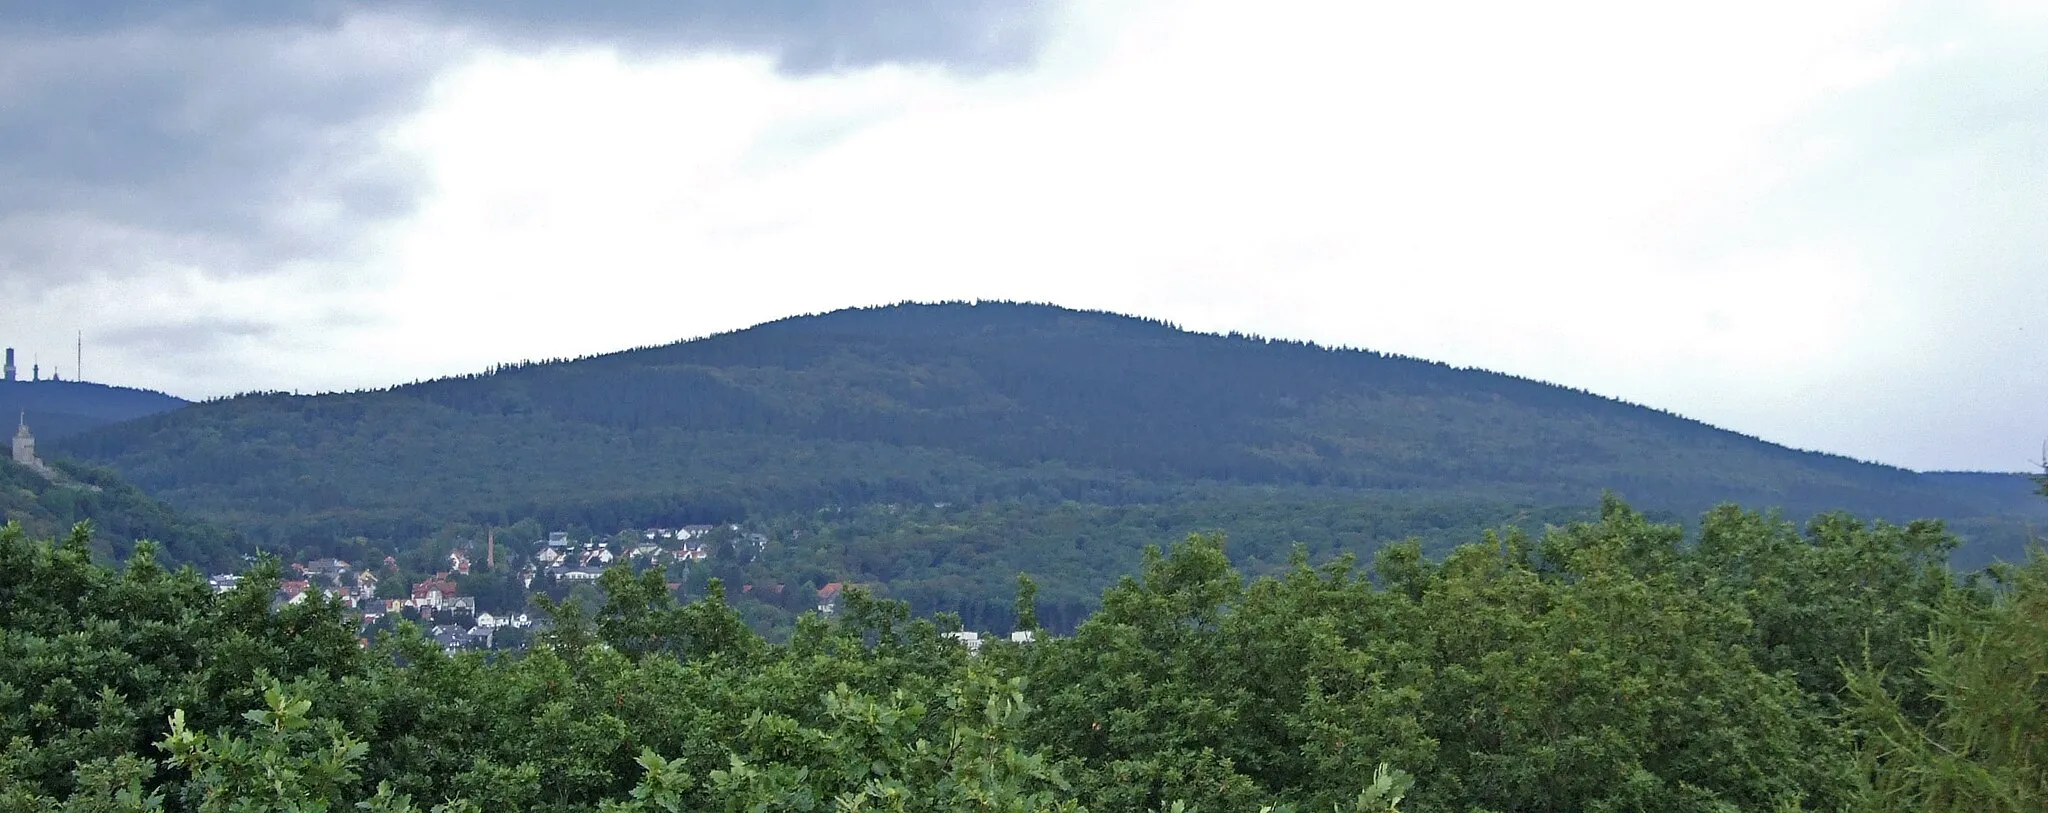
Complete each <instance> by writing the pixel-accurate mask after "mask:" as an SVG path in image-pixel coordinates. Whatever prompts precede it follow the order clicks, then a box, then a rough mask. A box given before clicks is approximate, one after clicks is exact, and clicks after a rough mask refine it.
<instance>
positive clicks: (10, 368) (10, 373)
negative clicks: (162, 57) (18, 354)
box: [0, 347, 14, 381]
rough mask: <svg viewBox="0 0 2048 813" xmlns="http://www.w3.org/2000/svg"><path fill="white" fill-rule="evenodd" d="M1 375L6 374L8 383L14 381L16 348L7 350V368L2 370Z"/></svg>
mask: <svg viewBox="0 0 2048 813" xmlns="http://www.w3.org/2000/svg"><path fill="white" fill-rule="evenodd" d="M0 374H4V375H5V376H6V379H7V380H8V381H13V380H14V348H12V347H9V348H7V367H6V369H4V370H0Z"/></svg>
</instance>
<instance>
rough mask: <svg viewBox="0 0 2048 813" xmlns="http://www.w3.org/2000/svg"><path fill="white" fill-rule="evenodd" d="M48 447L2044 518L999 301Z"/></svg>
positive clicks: (638, 495) (244, 471)
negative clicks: (1611, 497) (1605, 494)
mask: <svg viewBox="0 0 2048 813" xmlns="http://www.w3.org/2000/svg"><path fill="white" fill-rule="evenodd" d="M52 446H53V447H54V450H55V453H56V454H58V455H60V456H61V455H71V456H76V457H80V458H84V459H88V460H92V461H95V462H99V463H103V464H107V465H111V466H113V467H115V468H117V469H119V470H120V471H121V472H122V473H123V474H124V475H125V476H127V477H129V478H131V479H132V480H133V481H134V482H136V483H137V484H138V485H140V486H142V487H144V488H146V489H148V490H150V491H151V492H153V493H156V494H158V495H159V496H162V497H163V498H165V499H167V500H168V501H170V502H171V503H172V504H175V505H179V506H181V507H186V508H189V509H191V510H194V511H197V512H199V513H201V514H202V515H204V516H208V517H215V518H221V519H225V520H229V521H232V522H235V523H238V524H240V525H242V526H243V527H247V528H251V529H254V530H255V531H256V532H257V533H259V534H260V535H262V536H264V537H265V538H271V539H281V538H293V537H300V538H303V537H309V536H310V537H331V536H346V535H353V534H364V535H368V536H372V537H378V538H402V537H406V536H413V535H420V534H425V533H428V532H430V531H431V530H432V529H434V528H437V527H441V526H442V525H444V524H445V523H447V522H450V521H474V522H506V521H513V520H517V519H519V518H523V517H537V518H540V519H541V520H542V521H543V522H548V523H580V524H585V525H588V526H590V527H592V528H598V529H606V530H609V529H615V528H619V527H639V526H640V525H641V524H654V523H661V522H676V523H681V522H693V521H716V520H724V519H728V518H733V517H738V516H758V515H764V514H772V513H777V512H791V511H808V510H813V509H817V508H820V507H826V506H855V505H867V504H887V503H965V504H980V503H987V502H990V501H995V500H1029V501H1037V502H1045V503H1057V502H1059V501H1078V502H1081V503H1087V504H1098V505H1117V504H1134V503H1157V502H1162V501H1168V500H1177V499H1185V498H1187V497H1189V495H1191V494H1199V495H1203V496H1214V495H1218V494H1224V495H1245V494H1268V495H1269V494H1275V493H1286V494H1311V493H1312V494H1315V495H1317V497H1318V499H1324V498H1342V497H1343V496H1344V495H1358V494H1373V495H1380V496H1382V497H1385V496H1388V495H1395V496H1401V497H1412V498H1418V499H1430V500H1436V501H1459V500H1468V501H1485V502H1491V503H1514V504H1527V505H1560V504H1563V505H1576V506H1587V505H1590V504H1592V503H1594V502H1596V501H1597V500H1598V499H1599V495H1600V494H1601V492H1602V490H1604V489H1613V490H1615V491H1617V492H1619V493H1620V494H1622V495H1623V496H1625V497H1627V498H1628V499H1630V500H1631V501H1633V502H1634V503H1635V504H1637V505H1640V506H1643V507H1645V508H1648V509H1653V510H1664V511H1672V512H1677V513H1678V514H1680V515H1688V516H1689V515H1696V514H1697V513H1698V512H1699V511H1701V510H1704V509H1706V508H1708V507H1710V506H1711V505H1713V504H1715V503H1719V502H1723V501H1737V502H1743V503H1746V504H1754V505H1767V506H1776V507H1780V508H1783V509H1784V510H1786V511H1787V512H1788V513H1789V514H1791V515H1794V516H1805V515H1810V514H1813V513H1816V512H1821V511H1827V510H1834V509H1847V510H1851V511H1855V512H1858V513H1861V514H1865V515H1870V516H1877V517H1886V518H1892V519H1901V520H1903V519H1910V518H1917V517H1941V518H1947V519H1951V520H1957V521H1959V522H1961V523H1962V525H1961V527H1963V528H1964V530H1965V532H1966V534H1972V535H1982V536H1984V537H1986V538H1987V539H1993V540H1996V541H1998V542H2000V543H2001V544H2000V549H2001V551H2003V552H2006V553H2007V555H2012V554H2016V552H2017V545H2016V544H2014V543H2015V542H2016V540H2018V539H2019V538H2021V537H2022V536H2023V533H2022V532H2020V531H2019V530H2017V529H2019V528H2021V527H2022V523H2023V521H2024V520H2025V519H2026V518H2027V517H2029V516H2038V515H2039V513H2038V512H2040V511H2041V510H2042V509H2041V507H2040V506H2038V505H2034V504H2033V502H2032V501H2029V500H2027V499H2026V491H2027V487H2026V480H2025V479H2024V478H2022V477H2020V476H2018V475H2009V476H2008V475H1989V476H1977V477H1974V478H1971V477H1961V476H1953V475H1948V476H1940V477H1931V476H1928V475H1923V474H1919V473H1916V472H1912V471H1908V470H1904V469H1899V468H1893V467H1889V466H1882V465H1875V464H1870V463H1863V462H1858V461H1855V460H1851V459H1847V458H1843V457H1838V456H1832V455H1824V454H1817V453H1811V452H1802V451H1797V450H1793V449H1788V448H1785V447H1782V446H1778V445H1774V444H1771V443H1767V442H1764V441H1762V440H1759V439H1756V438H1753V437H1748V436H1745V435H1741V434H1737V433H1735V432H1730V431H1726V430H1722V429H1717V428H1715V427H1712V426H1708V425H1706V424H1703V423H1700V422H1697V421H1692V420H1688V419H1685V418H1682V417H1679V416H1676V415H1672V414H1669V413H1665V412H1660V411H1657V410H1653V409H1647V408H1644V407H1640V406H1636V405H1632V404H1627V403H1623V402H1620V401H1616V400H1613V399H1608V398H1603V397H1600V396H1597V395H1593V394H1590V393H1586V392H1581V391H1577V390H1572V389H1568V388H1564V387H1558V386H1553V385H1550V384H1544V383H1541V382H1536V381H1531V380H1527V379H1522V378H1517V377H1514V376H1509V375H1503V374H1499V373H1493V372H1487V371H1481V370H1470V369H1458V368H1453V367H1449V366H1446V365H1443V364H1438V363H1433V362H1428V361H1423V360H1418V359H1412V358H1404V357H1399V356H1391V355H1385V354H1380V353H1374V352H1370V351H1363V350H1344V349H1332V348H1326V347H1320V346H1315V345H1311V344H1305V343H1299V342H1286V341H1274V340H1269V339H1264V338H1258V337H1250V336H1239V335H1231V336H1220V335H1206V334H1196V333H1189V332H1185V331H1182V330H1179V329H1177V328H1175V327H1173V326H1171V325H1168V324H1165V323H1162V322H1158V321H1151V320H1145V319H1138V318H1131V317H1125V316H1117V315H1113V314H1106V313H1097V312H1081V311H1074V310H1067V309H1062V308H1057V307H1051V306H1043V305H1027V304H1007V303H1003V304H986V303H984V304H942V305H899V306H890V307H882V308H867V309H852V310H844V311H838V312H834V313H829V314H824V315H816V316H804V317H794V318H790V319H784V320H781V321H777V322H771V323H768V324H764V325H760V326H757V327H754V328H751V329H747V330H742V331H737V332H733V333H727V334H722V335H717V336H712V337H709V338H705V339H699V340H695V341H686V342H680V343H676V344H671V345H665V346H659V347H648V348H641V349H636V350H630V351H625V352H620V353H614V354H609V355H604V356H598V357H592V358H585V359H578V360H573V361H553V362H541V363H522V364H516V365H508V366H504V367H501V368H498V369H495V370H493V371H490V372H488V373H484V374H478V375H473V376H467V377H460V378H451V379H444V380H437V381H430V382H424V383H418V384H412V385H407V386H401V387H395V388H391V389H388V390H382V391H374V392H358V393H347V394H333V395H318V396H300V395H287V394H277V393H270V394H253V395H247V396H241V397H237V398H231V399H225V400H221V401H216V402H209V403H205V404H200V405H195V406H192V407H189V408H186V409H182V410H178V411H176V412H171V413H167V414H162V415H156V416H152V417H148V418H144V419H142V420H137V421H132V422H128V423H124V424H119V425H115V426H110V427H106V428H103V429H101V430H98V431H94V432H90V433H87V434H84V435H80V436H77V437H73V438H67V439H64V440H62V441H60V442H59V443H56V444H52ZM2008 484H2009V485H2010V486H2011V488H2007V487H2006V486H2007V485H2008ZM2029 512H2033V513H2031V514H2030V513H2029ZM1965 558H1969V557H1968V556H1967V554H1966V556H1965Z"/></svg>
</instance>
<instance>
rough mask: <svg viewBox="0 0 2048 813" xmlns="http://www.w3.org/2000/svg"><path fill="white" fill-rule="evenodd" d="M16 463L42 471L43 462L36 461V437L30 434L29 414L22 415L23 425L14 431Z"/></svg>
mask: <svg viewBox="0 0 2048 813" xmlns="http://www.w3.org/2000/svg"><path fill="white" fill-rule="evenodd" d="M14 462H16V463H20V464H22V465H24V466H27V467H29V468H32V469H35V470H37V471H41V470H42V468H43V461H41V460H37V459H36V436H35V435H31V434H29V432H28V413H27V412H23V413H21V423H20V424H19V425H18V426H17V428H16V429H15V430H14Z"/></svg>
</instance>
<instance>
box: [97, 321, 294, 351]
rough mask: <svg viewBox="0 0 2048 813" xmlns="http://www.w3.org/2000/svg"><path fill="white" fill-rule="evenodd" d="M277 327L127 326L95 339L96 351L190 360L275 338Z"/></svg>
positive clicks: (237, 324) (228, 323)
mask: <svg viewBox="0 0 2048 813" xmlns="http://www.w3.org/2000/svg"><path fill="white" fill-rule="evenodd" d="M277 332H278V326H277V325H274V324H268V323H264V322H257V321H252V320H242V319H203V320H201V319H192V320H186V321H182V322H152V323H145V324H135V325H124V326H122V327H118V328H115V329H113V330H109V331H106V332H104V333H101V334H98V335H95V336H93V344H94V345H95V348H94V349H95V350H99V349H101V348H111V349H113V350H114V351H115V352H129V351H147V352H149V353H152V354H159V355H162V356H167V357H190V356H194V355H198V354H201V353H208V352H211V351H214V350H218V349H220V347H221V346H222V345H226V344H229V343H232V342H236V341H240V340H244V339H265V338H270V337H272V336H274V335H276V334H277Z"/></svg>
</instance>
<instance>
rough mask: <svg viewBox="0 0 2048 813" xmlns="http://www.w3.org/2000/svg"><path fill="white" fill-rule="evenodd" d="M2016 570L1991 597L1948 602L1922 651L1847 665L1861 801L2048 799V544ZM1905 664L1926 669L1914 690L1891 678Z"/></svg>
mask: <svg viewBox="0 0 2048 813" xmlns="http://www.w3.org/2000/svg"><path fill="white" fill-rule="evenodd" d="M2009 578H2011V580H2012V581H2011V584H2010V587H2009V589H2007V590H2005V591H2003V592H2001V593H2000V594H1999V595H1998V596H1997V597H1996V599H1995V600H1994V601H1992V602H1991V603H1990V604H1989V605H1985V604H1981V603H1977V602H1969V601H1951V602H1947V603H1945V604H1944V605H1943V606H1942V607H1941V608H1940V609H1939V611H1938V613H1937V615H1936V617H1935V620H1934V622H1933V624H1932V625H1931V628H1930V629H1929V631H1928V632H1927V634H1926V635H1925V637H1923V638H1921V639H1920V640H1919V641H1918V642H1917V643H1918V646H1917V650H1918V654H1919V658H1918V659H1917V661H1908V662H1906V663H1900V664H1889V665H1884V664H1879V663H1877V662H1875V661H1874V659H1873V660H1871V661H1865V662H1864V663H1863V664H1862V665H1861V668H1860V669H1858V670H1857V671H1856V672H1854V673H1853V674H1852V675H1851V676H1850V681H1849V690H1850V691H1851V692H1852V693H1853V695H1854V698H1855V700H1856V701H1857V702H1856V705H1855V707H1854V711H1855V712H1856V715H1857V717H1858V719H1859V721H1860V723H1861V726H1860V731H1861V735H1862V737H1863V748H1862V752H1861V768H1862V771H1863V776H1864V778H1865V780H1866V785H1865V786H1864V787H1863V788H1862V791H1861V799H1860V801H1861V802H1862V805H1863V808H1864V809H1866V810H1873V811H1880V810H1881V811H1936V812H1937V813H1938V812H1940V811H1966V810H1967V811H1987V813H1991V812H2003V811H2011V812H2012V813H2019V811H2035V810H2042V809H2048V555H2042V554H2041V553H2040V552H2039V551H2037V552H2036V553H2035V555H2034V556H2033V557H2032V559H2031V560H2030V561H2029V562H2027V564H2026V565H2024V566H2023V567H2019V568H2016V569H2014V570H2013V571H2012V572H2011V573H2010V574H2009ZM1901 669H1905V670H1910V671H1912V672H1914V673H1915V674H1916V677H1917V678H1918V680H1914V681H1910V682H1907V683H1906V684H1905V685H1907V686H1910V687H1912V688H1911V689H1910V690H1908V691H1900V690H1898V689H1896V688H1894V687H1895V686H1898V685H1899V683H1900V682H1899V681H1895V680H1892V679H1890V678H1891V674H1890V673H1891V672H1892V671H1894V670H1901ZM1921 709H1925V711H1920V710H1921Z"/></svg>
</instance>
